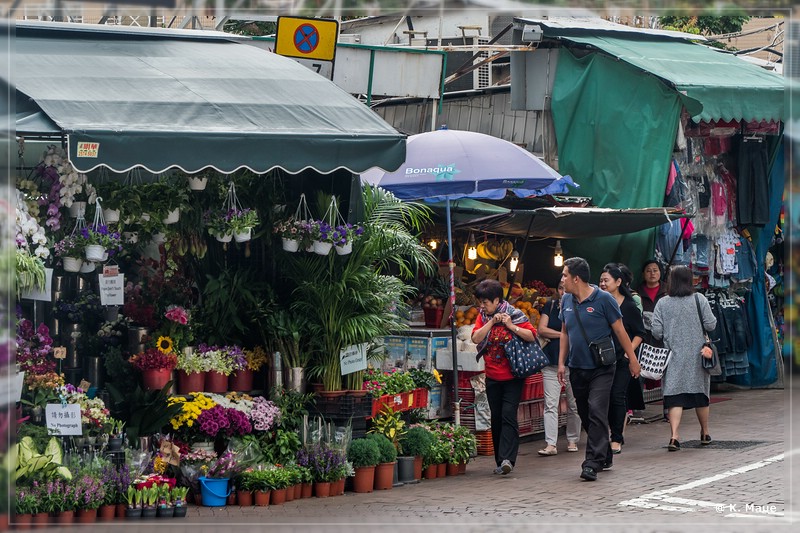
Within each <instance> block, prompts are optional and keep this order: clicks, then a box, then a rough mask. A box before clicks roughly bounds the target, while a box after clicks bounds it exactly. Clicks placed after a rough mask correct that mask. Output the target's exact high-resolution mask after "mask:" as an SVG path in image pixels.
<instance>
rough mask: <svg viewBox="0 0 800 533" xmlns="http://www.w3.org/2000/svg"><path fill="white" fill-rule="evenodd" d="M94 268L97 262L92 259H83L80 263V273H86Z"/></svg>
mask: <svg viewBox="0 0 800 533" xmlns="http://www.w3.org/2000/svg"><path fill="white" fill-rule="evenodd" d="M95 268H97V264H96V263H94V262H92V261H83V262H82V263H81V273H82V274H88V273H89V272H94V270H95Z"/></svg>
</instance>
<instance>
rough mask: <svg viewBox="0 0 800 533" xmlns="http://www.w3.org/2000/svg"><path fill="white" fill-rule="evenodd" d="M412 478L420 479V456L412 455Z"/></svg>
mask: <svg viewBox="0 0 800 533" xmlns="http://www.w3.org/2000/svg"><path fill="white" fill-rule="evenodd" d="M414 479H422V457H420V456H416V457H414Z"/></svg>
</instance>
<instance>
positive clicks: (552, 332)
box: [536, 283, 581, 456]
mask: <svg viewBox="0 0 800 533" xmlns="http://www.w3.org/2000/svg"><path fill="white" fill-rule="evenodd" d="M563 296H564V284H563V283H559V284H558V295H557V297H556V298H554V299H552V300H550V302H549V303H547V304H546V305H545V307H544V309H543V310H542V314H541V316H540V317H539V324H538V326H537V328H536V333H537V335H539V339H540V340H541V339H548V342H547V345H546V346H545V347H544V348H542V351H544V353H545V355H547V358H548V359H549V360H550V364H549V365H547V366H546V367H544V368H543V369H542V379H543V382H544V416H543V418H544V440H545V443H546V445H545V447H544V448H542V449H541V450H539V451H538V453H539V455H543V456H550V455H556V454H558V447H557V444H558V406H559V404H560V403H561V383H559V381H558V352H559V349H560V347H561V318H560V317H559V315H560V314H561V298H562V297H563ZM566 372H567V376H566V378H567V382H566V385H565V386H564V392H565V393H566V397H567V451H568V452H577V451H578V439H580V436H581V417H580V416H579V415H578V407H577V406H576V405H575V395H574V394H572V385H570V383H569V379H568V378H569V369H567V370H566Z"/></svg>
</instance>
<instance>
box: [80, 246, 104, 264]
mask: <svg viewBox="0 0 800 533" xmlns="http://www.w3.org/2000/svg"><path fill="white" fill-rule="evenodd" d="M83 253H84V255H86V259H88V260H89V261H102V260H103V254H104V253H106V250H105V248H103V247H102V246H100V245H99V244H89V245H87V246H86V248H84V249H83Z"/></svg>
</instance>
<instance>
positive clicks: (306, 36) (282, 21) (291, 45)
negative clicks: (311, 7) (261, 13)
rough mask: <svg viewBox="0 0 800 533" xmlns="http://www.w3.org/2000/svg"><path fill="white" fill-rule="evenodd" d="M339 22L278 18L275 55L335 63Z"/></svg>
mask: <svg viewBox="0 0 800 533" xmlns="http://www.w3.org/2000/svg"><path fill="white" fill-rule="evenodd" d="M338 35H339V22H338V21H335V20H327V19H315V18H303V17H278V31H277V33H276V36H275V53H276V54H279V55H282V56H287V57H301V58H305V59H319V60H322V61H333V57H334V56H335V55H336V39H337V37H338Z"/></svg>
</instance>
